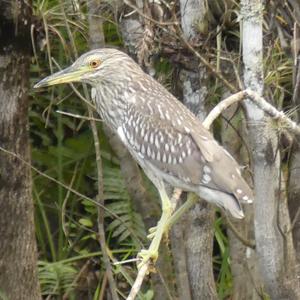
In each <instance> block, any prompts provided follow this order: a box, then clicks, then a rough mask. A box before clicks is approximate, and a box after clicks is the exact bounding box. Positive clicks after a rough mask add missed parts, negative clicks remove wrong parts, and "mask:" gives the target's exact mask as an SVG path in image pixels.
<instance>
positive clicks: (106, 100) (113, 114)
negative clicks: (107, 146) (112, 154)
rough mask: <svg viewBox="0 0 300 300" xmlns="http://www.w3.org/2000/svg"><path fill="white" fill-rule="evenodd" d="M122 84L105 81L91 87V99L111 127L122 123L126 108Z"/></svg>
mask: <svg viewBox="0 0 300 300" xmlns="http://www.w3.org/2000/svg"><path fill="white" fill-rule="evenodd" d="M125 89H126V88H125V87H124V86H123V84H118V83H115V84H113V83H111V82H110V83H105V84H100V85H97V86H94V87H93V88H92V99H93V101H94V103H95V106H96V109H97V112H98V113H99V115H100V116H101V118H102V119H103V121H104V122H105V123H106V124H108V125H109V126H110V127H111V128H112V129H114V130H117V128H118V127H119V126H120V125H121V124H122V122H123V119H124V112H125V111H126V108H127V99H126V92H124V91H125Z"/></svg>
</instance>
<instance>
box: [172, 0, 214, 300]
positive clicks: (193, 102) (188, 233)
mask: <svg viewBox="0 0 300 300" xmlns="http://www.w3.org/2000/svg"><path fill="white" fill-rule="evenodd" d="M205 3H206V1H202V0H197V1H196V0H193V1H187V0H181V1H180V13H181V26H182V30H183V34H184V36H185V38H186V39H187V40H191V39H193V38H195V37H197V35H198V34H199V31H201V32H202V33H205V32H206V31H207V18H206V16H207V7H206V4H205ZM196 24H197V26H196ZM196 27H197V28H196ZM195 66H197V68H195V70H193V71H186V70H181V72H180V81H181V83H182V85H183V103H184V104H185V105H186V106H187V107H188V108H189V109H190V110H192V111H193V112H194V113H195V114H196V115H197V116H198V117H199V119H200V120H204V118H205V115H206V110H205V105H204V103H205V98H206V96H207V90H208V89H207V84H208V80H207V77H206V75H205V74H206V69H205V68H204V67H203V66H202V65H201V64H200V65H199V63H198V62H196V63H195ZM214 212H215V209H214V208H212V207H211V206H210V205H209V204H208V203H204V202H202V201H201V202H199V203H197V204H196V205H195V206H194V207H193V208H192V209H191V210H190V211H189V212H187V213H186V215H185V216H184V217H183V218H184V219H185V220H186V221H185V222H184V223H182V225H181V230H182V233H180V228H179V226H180V225H177V226H176V227H175V228H174V233H173V234H172V238H173V239H176V237H179V238H181V236H183V238H184V240H185V241H186V243H185V245H186V247H185V256H184V257H182V256H181V257H179V255H178V254H177V251H179V250H180V248H178V247H175V248H173V252H174V257H178V258H179V259H176V260H174V264H175V268H176V269H177V270H178V271H179V269H180V266H179V264H180V265H182V264H183V261H184V260H185V261H186V263H185V262H184V266H186V270H183V271H181V270H180V271H179V273H178V276H177V284H178V289H179V291H182V293H181V295H180V296H181V298H180V299H187V298H186V295H185V293H187V292H186V288H187V287H186V280H185V278H183V277H182V276H180V274H181V273H180V272H187V274H188V281H189V288H190V291H189V293H187V294H190V295H191V299H217V292H216V286H215V280H214V275H213V262H212V251H213V238H214V232H213V222H214V214H215V213H214ZM178 243H182V240H179V239H177V240H173V241H172V245H176V244H178ZM176 265H178V266H177V267H176Z"/></svg>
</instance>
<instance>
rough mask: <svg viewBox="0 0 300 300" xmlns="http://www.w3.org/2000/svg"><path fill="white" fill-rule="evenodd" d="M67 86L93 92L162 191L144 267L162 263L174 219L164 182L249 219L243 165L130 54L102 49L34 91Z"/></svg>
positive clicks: (102, 113)
mask: <svg viewBox="0 0 300 300" xmlns="http://www.w3.org/2000/svg"><path fill="white" fill-rule="evenodd" d="M67 82H84V83H88V84H90V85H91V86H92V99H93V101H94V103H95V106H96V109H97V112H98V113H99V114H100V116H101V117H102V119H103V121H104V122H106V123H107V124H108V125H109V126H110V127H111V128H112V129H113V130H114V131H115V132H117V134H118V135H119V137H120V139H121V140H122V142H123V143H124V145H125V146H126V147H127V149H128V150H129V152H130V153H131V154H132V156H133V157H134V158H135V160H136V161H137V162H138V163H139V164H140V166H141V167H142V168H143V170H144V172H145V173H146V175H147V176H148V177H149V179H150V180H151V181H152V182H153V184H154V185H155V186H156V188H157V189H158V192H159V194H160V197H161V202H162V216H161V219H160V221H159V223H158V226H157V229H156V232H155V235H154V238H153V240H152V242H151V245H150V248H149V249H148V250H144V251H143V252H141V254H140V255H141V256H142V258H143V261H146V260H148V259H150V258H151V259H153V260H155V259H156V258H157V255H158V248H159V244H160V241H161V238H162V235H163V233H164V232H165V231H166V230H167V227H168V226H167V224H168V220H169V219H170V217H171V215H172V208H171V207H172V206H171V203H170V200H169V198H168V195H167V193H166V190H165V183H169V184H171V185H172V186H174V187H178V188H180V189H182V190H185V191H191V192H194V193H196V194H198V195H199V196H200V197H201V198H203V199H205V200H207V201H208V202H210V203H214V204H216V205H218V206H220V207H222V208H224V209H226V210H227V211H229V212H230V213H231V215H232V216H233V217H235V218H243V217H244V214H243V210H242V208H241V205H240V202H241V201H245V202H250V201H252V199H253V194H252V191H251V189H250V188H249V186H248V185H247V183H246V182H245V180H244V179H243V178H242V176H241V173H240V169H239V166H238V164H237V162H236V161H235V160H234V159H233V158H232V156H231V155H230V154H229V153H228V152H227V151H226V150H225V149H224V148H223V147H221V146H220V145H219V144H218V143H217V142H216V141H215V139H214V138H213V136H212V135H211V133H210V132H209V131H208V130H207V129H205V128H204V127H203V125H202V124H201V122H200V121H199V120H198V119H197V118H196V117H195V116H194V115H193V114H192V113H191V112H190V111H189V110H188V109H187V108H186V107H185V106H184V105H183V104H182V103H181V102H179V101H178V100H177V99H176V98H175V97H174V96H173V95H172V94H170V93H169V92H168V91H167V90H166V89H165V88H164V87H163V86H162V85H160V84H159V83H158V82H157V81H155V80H154V79H153V78H152V77H151V76H149V75H147V74H146V73H144V72H143V70H142V69H141V68H140V67H139V66H138V65H137V64H136V63H135V62H134V61H133V60H132V59H131V58H130V57H129V56H128V55H126V54H125V53H123V52H120V51H118V50H115V49H108V48H106V49H97V50H92V51H90V52H88V53H85V54H83V55H82V56H81V57H79V58H78V59H77V60H76V61H75V62H74V63H73V64H72V65H71V66H70V67H68V68H66V69H64V70H62V71H60V72H57V73H55V74H53V75H50V76H48V77H46V78H45V79H43V80H41V81H40V82H39V83H37V84H36V85H35V86H34V87H35V88H38V87H44V86H50V85H54V84H60V83H67Z"/></svg>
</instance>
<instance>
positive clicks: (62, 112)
mask: <svg viewBox="0 0 300 300" xmlns="http://www.w3.org/2000/svg"><path fill="white" fill-rule="evenodd" d="M56 112H57V113H59V114H62V115H65V116H68V117H73V118H76V119H82V120H87V121H91V120H93V121H96V122H102V120H101V119H97V118H94V117H92V118H91V117H85V116H82V115H78V114H72V113H69V112H67V111H62V110H57V111H56Z"/></svg>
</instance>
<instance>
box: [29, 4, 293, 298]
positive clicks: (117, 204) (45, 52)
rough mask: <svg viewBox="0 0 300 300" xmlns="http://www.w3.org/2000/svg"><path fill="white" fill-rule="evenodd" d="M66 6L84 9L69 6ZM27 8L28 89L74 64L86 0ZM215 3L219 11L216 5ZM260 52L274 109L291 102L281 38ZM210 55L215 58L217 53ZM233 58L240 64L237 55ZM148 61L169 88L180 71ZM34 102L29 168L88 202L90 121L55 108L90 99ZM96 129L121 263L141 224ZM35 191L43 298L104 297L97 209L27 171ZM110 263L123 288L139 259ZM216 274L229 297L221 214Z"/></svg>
mask: <svg viewBox="0 0 300 300" xmlns="http://www.w3.org/2000/svg"><path fill="white" fill-rule="evenodd" d="M217 2H218V1H217ZM72 3H73V4H74V3H79V4H80V5H79V6H78V7H76V8H74V7H72V6H71V5H72ZM111 4H112V2H110V1H103V2H102V4H101V5H102V7H101V18H102V20H104V21H103V29H104V35H105V42H106V44H107V45H113V46H118V47H121V48H122V47H123V41H122V37H121V34H120V32H119V26H118V24H117V22H116V19H117V18H116V16H115V14H114V8H113V5H111ZM33 7H34V16H35V19H36V22H35V24H36V28H35V32H36V33H35V34H33V36H32V42H33V45H34V50H35V51H34V54H35V55H34V58H33V60H32V64H31V78H30V79H31V82H32V85H33V84H34V83H35V82H37V81H38V80H39V79H41V78H43V77H45V76H47V75H48V74H50V73H51V72H53V71H56V70H58V68H59V67H65V66H67V65H70V64H71V63H72V62H73V61H74V59H75V58H76V55H77V53H83V52H85V51H87V50H88V49H89V48H88V23H87V22H88V16H87V11H88V9H87V6H86V2H82V3H81V2H72V1H55V0H49V1H47V0H45V1H42V0H34V1H33ZM234 8H235V9H236V10H233V12H232V14H231V15H230V16H227V19H226V21H224V23H223V28H222V32H223V34H224V40H223V43H224V45H225V46H228V47H230V46H231V47H238V46H237V45H238V42H237V41H238V38H239V36H238V35H239V33H238V32H239V28H238V25H237V18H238V15H237V14H236V13H235V12H236V11H238V4H236V5H235V6H234ZM214 9H215V11H217V8H214ZM212 17H213V16H212ZM41 24H42V25H41ZM66 25H67V26H66ZM215 30H217V29H215ZM265 30H268V28H265ZM70 32H71V36H72V38H70ZM232 45H233V46H232ZM215 50H216V49H215ZM212 53H217V52H213V51H212ZM265 57H266V58H265V66H266V67H265V84H266V90H267V91H269V92H271V91H272V94H273V95H274V99H276V101H277V107H284V108H289V105H290V103H289V102H287V101H286V98H287V97H288V96H290V94H291V89H292V87H291V76H292V61H291V58H290V57H289V56H288V55H287V54H286V53H285V52H284V51H283V49H282V48H281V46H280V43H275V47H270V48H269V49H268V50H267V53H266V56H265ZM54 58H55V59H54ZM213 59H216V60H217V57H214V58H213ZM233 59H234V60H235V58H233ZM235 62H236V65H237V68H239V67H240V65H239V61H238V60H235ZM154 66H155V69H156V76H157V79H158V80H159V81H161V82H162V83H163V84H164V85H165V86H166V87H167V88H168V89H171V90H174V86H173V84H172V80H173V79H174V77H175V76H176V70H175V69H174V66H173V65H172V64H171V63H170V62H169V61H168V58H166V57H164V58H161V59H160V60H156V61H155V64H154ZM278 66H280V68H279V67H278ZM218 87H219V86H218V82H217V81H216V82H215V84H214V85H213V86H212V87H211V91H210V92H209V95H210V98H209V99H208V103H209V104H210V105H213V104H214V103H215V102H216V99H217V98H218V96H220V95H219V94H218V93H219V90H218ZM78 89H79V90H80V92H81V93H83V89H82V87H80V86H78ZM175 92H176V90H175ZM31 99H32V100H31V109H30V115H29V117H30V135H31V144H32V163H33V165H34V166H35V167H37V168H38V169H39V170H41V171H43V172H44V173H45V174H47V175H48V176H51V177H53V178H55V179H57V180H59V181H60V182H62V183H64V184H65V185H67V186H70V187H72V188H73V189H75V190H77V191H80V193H82V194H83V195H86V196H87V197H90V198H94V197H95V196H96V194H97V187H96V181H97V175H96V163H95V150H94V144H93V136H92V132H91V129H90V125H89V122H88V121H87V120H85V119H81V118H74V117H70V116H66V115H63V114H61V113H58V112H57V111H65V112H69V113H73V114H76V115H80V116H87V111H86V105H83V103H82V101H81V100H80V99H79V98H78V97H77V96H76V94H75V93H74V90H72V89H71V88H70V87H69V86H67V85H64V86H58V87H55V88H51V89H49V90H48V91H46V90H44V91H41V92H35V91H32V94H31ZM97 128H98V132H99V136H100V145H101V156H102V163H103V176H104V199H105V206H106V208H107V209H108V210H110V211H113V213H114V214H115V215H111V214H110V213H109V212H107V211H106V212H105V230H106V237H107V239H106V242H107V247H108V249H109V255H110V258H111V260H112V261H122V260H126V259H129V258H132V257H135V255H136V254H137V252H138V251H139V250H140V249H141V247H142V246H143V245H144V244H147V239H146V228H145V226H144V224H143V222H142V218H141V216H140V215H139V214H138V213H137V212H136V209H135V207H134V204H133V202H132V199H130V196H129V194H128V192H127V189H126V185H125V182H124V178H123V177H122V175H121V172H120V168H119V161H118V158H117V156H116V155H115V154H114V152H113V151H112V149H111V147H110V145H109V143H108V140H107V138H106V137H105V135H104V132H103V128H102V124H101V122H97ZM148 185H149V188H150V190H151V193H152V198H153V199H156V198H157V197H156V195H155V193H156V192H155V190H154V189H153V188H151V187H150V184H149V182H148ZM33 196H34V201H35V208H36V209H35V222H36V233H37V241H38V248H39V279H40V283H41V288H42V293H43V296H44V297H45V299H101V297H104V298H102V299H105V296H103V295H102V294H101V293H103V291H102V289H101V287H102V285H103V283H104V281H105V280H106V275H105V269H104V264H103V261H102V255H101V251H100V247H99V243H98V240H97V208H96V207H95V205H94V204H93V203H91V202H90V201H88V200H87V199H84V198H82V197H79V196H77V195H74V194H73V193H70V192H68V191H67V190H66V189H65V188H63V187H62V186H59V185H57V184H56V183H54V182H52V181H49V180H48V179H47V178H45V177H43V176H41V175H39V174H36V173H34V174H33ZM154 201H155V200H154ZM116 216H117V217H116ZM113 269H114V270H113V271H114V274H115V278H116V280H117V286H118V289H119V291H120V293H123V294H127V293H128V290H129V289H130V284H131V283H132V278H134V277H135V275H136V267H135V264H125V265H115V266H114V267H113ZM214 270H215V278H216V280H217V288H218V294H219V297H220V299H227V298H228V297H229V296H230V293H231V288H232V275H231V270H230V258H229V244H228V237H227V234H226V230H225V227H224V222H223V219H222V218H221V217H220V215H218V218H217V219H216V221H215V249H214ZM152 295H153V293H152V287H151V286H150V284H148V285H146V288H145V289H144V290H143V292H142V293H141V295H140V297H141V298H142V299H151V297H152Z"/></svg>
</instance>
